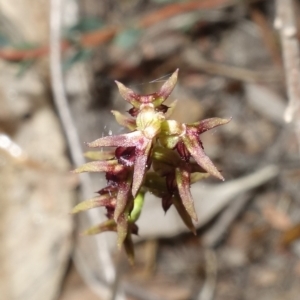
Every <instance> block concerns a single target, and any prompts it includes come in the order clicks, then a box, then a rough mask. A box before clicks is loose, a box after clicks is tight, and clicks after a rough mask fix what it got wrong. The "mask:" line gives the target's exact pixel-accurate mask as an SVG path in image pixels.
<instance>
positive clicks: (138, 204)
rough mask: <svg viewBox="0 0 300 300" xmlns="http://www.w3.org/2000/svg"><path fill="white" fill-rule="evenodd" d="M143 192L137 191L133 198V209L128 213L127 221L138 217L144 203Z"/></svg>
mask: <svg viewBox="0 0 300 300" xmlns="http://www.w3.org/2000/svg"><path fill="white" fill-rule="evenodd" d="M144 197H145V193H144V192H139V193H138V194H137V196H136V197H135V199H134V204H133V210H132V211H131V213H130V216H129V219H128V221H129V222H131V223H134V222H136V221H137V220H138V218H139V217H140V214H141V211H142V208H143V205H144Z"/></svg>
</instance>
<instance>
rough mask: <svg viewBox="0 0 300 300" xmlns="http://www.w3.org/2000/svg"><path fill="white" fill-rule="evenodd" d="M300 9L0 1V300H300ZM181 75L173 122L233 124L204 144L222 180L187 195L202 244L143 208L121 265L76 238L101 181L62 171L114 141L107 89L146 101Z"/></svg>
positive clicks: (287, 2) (115, 256) (91, 242)
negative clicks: (130, 255) (93, 145)
mask: <svg viewBox="0 0 300 300" xmlns="http://www.w3.org/2000/svg"><path fill="white" fill-rule="evenodd" d="M276 7H277V9H276ZM299 8H300V2H299V1H292V0H277V1H273V0H244V1H238V0H210V1H209V0H198V1H195V0H122V1H117V0H102V1H100V0H64V1H63V0H23V1H18V0H10V1H7V0H0V69H1V72H0V207H1V209H0V245H1V246H0V299H1V300H2V299H3V300H41V299H43V300H79V299H89V300H97V299H99V300H101V299H138V300H139V299H141V300H150V299H151V300H154V299H155V300H158V299H160V300H162V299H165V300H169V299H170V300H185V299H186V300H187V299H199V300H213V299H215V300H240V299H245V300H248V299H249V300H250V299H259V300H268V299H272V300H277V299H278V300H282V299H285V300H296V299H298V298H299V293H300V285H299V280H300V242H299V237H300V184H299V180H300V163H299V153H300V152H299V142H300V141H299V137H300V134H299V124H298V122H299V121H298V120H300V113H299V107H300V79H299V78H300V77H299V72H300V70H299V37H300V34H299V30H298V28H299V25H300V22H299V18H296V17H295V16H297V15H299ZM274 23H275V25H276V26H275V27H276V29H275V28H274ZM177 68H179V70H180V71H179V78H178V84H177V87H176V88H175V90H174V92H173V94H172V95H171V96H170V101H172V100H176V99H177V100H178V103H177V108H176V110H175V111H174V114H173V116H172V118H174V119H177V120H179V121H182V122H187V123H191V122H195V121H198V120H201V119H203V118H209V117H221V118H228V117H232V121H231V122H230V124H228V125H226V126H223V127H222V128H221V127H220V128H217V129H215V130H212V131H210V132H208V133H205V134H203V136H202V141H203V144H204V147H205V151H206V153H207V154H208V155H209V156H210V157H211V159H212V160H213V161H214V162H215V164H216V165H217V166H218V168H219V169H220V170H222V174H223V175H224V177H225V178H226V181H225V182H224V183H222V182H217V181H216V180H214V179H207V180H205V181H203V182H201V183H199V184H195V185H194V186H193V187H192V193H193V196H194V200H195V206H196V209H197V214H198V217H199V222H198V223H197V224H196V226H197V228H198V235H197V236H193V235H192V234H191V233H189V232H188V231H187V230H186V228H185V226H184V225H183V224H182V222H181V220H180V219H179V218H178V216H177V214H176V212H175V211H174V210H172V209H170V211H168V213H167V214H166V215H164V212H163V210H162V208H161V203H160V201H159V200H158V199H155V198H154V197H153V196H151V195H150V196H149V197H148V198H147V199H146V203H145V208H144V210H143V213H142V216H141V219H140V220H139V222H138V225H139V238H138V239H137V240H136V245H135V249H136V263H135V266H134V267H131V266H129V264H128V263H127V261H126V258H125V257H124V256H123V254H122V253H119V252H118V251H117V249H116V248H117V247H116V244H115V235H114V234H110V233H108V234H103V235H100V236H96V237H82V236H80V235H79V233H80V232H81V231H82V230H84V229H86V228H88V227H89V226H91V225H93V224H97V223H100V222H101V221H103V220H104V218H105V217H104V212H103V211H102V210H97V209H96V210H93V211H89V212H86V213H82V214H80V215H79V216H78V217H73V216H71V215H70V214H69V212H70V211H71V209H72V207H73V206H74V205H75V204H76V203H78V202H80V201H83V200H84V199H88V198H91V197H92V196H93V193H94V192H95V191H97V190H99V189H100V188H101V187H103V185H104V184H105V181H104V179H103V178H102V177H101V175H96V174H93V175H92V176H91V177H89V176H82V177H77V176H74V175H72V174H71V173H70V172H69V171H70V170H72V169H73V168H74V167H75V166H76V165H78V164H81V163H83V162H84V157H83V155H82V153H83V152H84V151H86V150H87V149H86V148H85V146H84V142H89V141H92V140H94V139H97V138H99V137H102V136H106V135H111V134H120V133H122V132H124V129H123V128H120V126H119V125H118V124H117V123H116V122H115V121H114V118H113V116H112V114H111V113H110V111H111V110H112V109H114V110H120V111H125V110H127V109H128V106H127V103H126V102H125V101H123V100H122V99H121V97H120V95H119V94H118V91H117V88H116V85H115V83H114V80H118V81H121V82H122V83H124V84H126V85H127V86H128V87H130V88H131V89H134V90H135V91H137V92H140V93H151V92H153V91H155V90H157V89H158V88H159V87H160V86H161V85H162V84H163V83H164V82H165V80H166V79H167V78H168V77H169V76H170V75H171V74H172V72H174V71H175V69H177ZM297 101H298V102H297ZM286 121H289V122H286Z"/></svg>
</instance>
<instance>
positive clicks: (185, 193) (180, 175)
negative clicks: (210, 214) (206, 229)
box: [175, 168, 198, 221]
mask: <svg viewBox="0 0 300 300" xmlns="http://www.w3.org/2000/svg"><path fill="white" fill-rule="evenodd" d="M175 178H176V183H177V187H178V192H179V195H180V198H181V200H182V204H183V205H184V207H185V209H186V211H187V212H188V214H189V215H190V216H191V218H192V219H193V220H194V221H198V218H197V214H196V211H195V207H194V200H193V197H192V194H191V191H190V184H191V182H190V173H189V172H188V171H187V170H185V169H181V168H176V170H175Z"/></svg>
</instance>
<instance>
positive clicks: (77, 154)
mask: <svg viewBox="0 0 300 300" xmlns="http://www.w3.org/2000/svg"><path fill="white" fill-rule="evenodd" d="M62 3H63V1H62V0H51V12H50V70H51V81H52V90H53V97H54V103H55V106H56V108H57V111H58V115H59V117H60V121H61V123H62V127H63V129H64V131H65V135H66V138H67V142H68V146H69V150H70V154H71V158H72V160H73V162H74V164H75V165H77V166H79V165H82V164H83V163H85V161H84V158H83V155H82V149H81V144H80V141H79V137H78V134H77V130H76V127H75V125H74V121H73V118H72V115H71V112H70V108H69V104H68V100H67V97H66V92H65V87H64V78H63V72H62V65H61V13H62ZM80 181H81V192H82V196H83V197H84V198H88V197H89V196H90V195H91V194H92V192H93V190H92V185H91V181H90V178H89V176H88V174H85V176H81V177H80ZM89 218H90V219H91V220H94V222H95V220H96V221H99V216H98V214H96V213H95V212H93V211H90V213H89ZM100 239H101V240H100ZM96 241H97V247H98V250H97V253H98V255H99V260H100V261H101V264H102V266H103V270H104V272H103V273H104V276H105V279H106V281H107V282H111V281H112V280H114V277H115V270H114V266H113V264H112V259H111V255H110V253H109V249H108V245H107V242H106V240H104V238H101V237H96ZM74 260H75V264H76V266H77V268H78V269H79V271H80V272H81V273H82V274H83V275H84V278H85V280H87V283H88V284H89V285H90V286H91V287H92V288H93V290H94V291H95V292H97V293H98V294H99V295H103V294H104V293H105V292H104V291H103V290H107V287H105V286H104V285H101V284H100V282H98V281H97V280H95V279H94V277H93V276H89V274H90V273H91V270H86V265H85V264H86V262H85V257H84V255H82V253H81V251H80V249H77V251H75V258H74ZM106 294H107V291H106ZM120 297H121V298H120ZM120 297H119V298H118V299H123V297H122V296H120Z"/></svg>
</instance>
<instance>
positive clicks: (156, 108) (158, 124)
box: [72, 69, 230, 263]
mask: <svg viewBox="0 0 300 300" xmlns="http://www.w3.org/2000/svg"><path fill="white" fill-rule="evenodd" d="M177 77H178V69H177V70H176V71H175V72H174V73H173V74H172V75H171V77H170V78H169V79H168V80H167V81H166V82H165V84H164V85H163V86H162V87H161V88H160V89H159V91H158V92H155V93H152V94H147V95H140V94H138V93H136V92H134V91H132V90H131V89H129V88H127V87H126V86H124V85H123V84H122V83H120V82H118V81H116V84H117V86H118V89H119V92H120V94H121V96H122V97H123V98H124V99H125V101H127V102H128V103H130V104H131V105H132V108H131V109H130V110H129V111H128V113H129V115H130V116H126V115H123V114H121V113H120V112H118V111H112V114H113V115H114V116H115V118H116V121H117V122H118V123H119V124H120V125H121V126H123V127H126V128H127V129H128V130H129V132H128V133H125V134H121V135H116V136H106V137H102V138H100V139H97V140H95V141H93V142H90V143H87V145H88V146H89V147H90V148H101V150H100V151H89V152H87V153H86V154H85V155H86V157H87V158H90V159H92V160H94V161H92V162H89V163H86V164H84V165H83V166H81V167H79V168H77V169H75V170H74V171H73V172H74V173H81V172H105V177H106V180H107V186H106V187H104V188H102V189H101V190H100V191H99V192H98V196H96V197H94V198H92V199H88V200H86V201H84V202H82V203H80V204H78V205H77V206H75V207H74V209H73V210H72V213H78V212H81V211H85V210H88V209H92V208H96V207H105V209H106V211H107V213H106V216H107V218H108V220H107V221H105V222H103V223H102V224H100V225H97V226H94V227H92V228H90V229H88V230H87V231H85V232H84V234H96V233H101V232H105V231H115V232H117V234H118V246H119V247H121V246H122V245H124V248H125V251H126V253H127V256H128V259H129V261H130V262H131V263H133V260H134V249H133V242H132V237H131V235H132V234H137V233H138V227H137V225H136V221H137V219H138V218H139V216H140V213H141V210H142V208H143V203H144V195H145V193H146V192H151V193H153V194H154V195H155V196H157V197H159V198H161V200H162V207H163V209H164V211H165V212H167V211H168V209H169V208H170V206H172V205H174V207H175V208H176V210H177V211H178V213H179V215H180V217H181V219H182V221H183V222H184V223H185V225H186V226H187V227H188V228H189V229H190V230H191V231H192V232H193V233H194V234H196V230H195V226H194V224H193V221H195V222H197V214H196V211H195V208H194V200H193V198H192V194H191V191H190V186H191V184H193V183H194V182H196V181H198V180H202V179H204V178H206V177H208V176H209V175H212V176H214V177H216V178H218V179H221V180H224V177H223V175H222V174H221V173H220V171H219V170H218V169H217V168H216V166H215V165H214V164H213V162H212V161H211V160H210V158H209V157H208V156H207V155H206V154H205V152H204V148H203V144H202V141H201V138H200V135H201V134H202V133H204V132H206V131H207V130H210V129H213V128H215V127H217V126H220V125H224V124H226V123H228V122H229V121H230V119H220V118H211V119H206V120H202V121H200V122H196V123H192V124H185V123H179V122H177V121H175V120H169V119H168V118H169V115H170V113H171V111H173V109H174V106H175V103H174V102H173V104H171V105H170V106H167V105H165V104H163V103H164V101H165V100H166V99H167V98H168V97H169V96H170V94H171V92H172V91H173V89H174V88H175V85H176V82H177ZM103 147H114V150H111V148H110V149H109V150H105V151H103V150H102V148H103Z"/></svg>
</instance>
